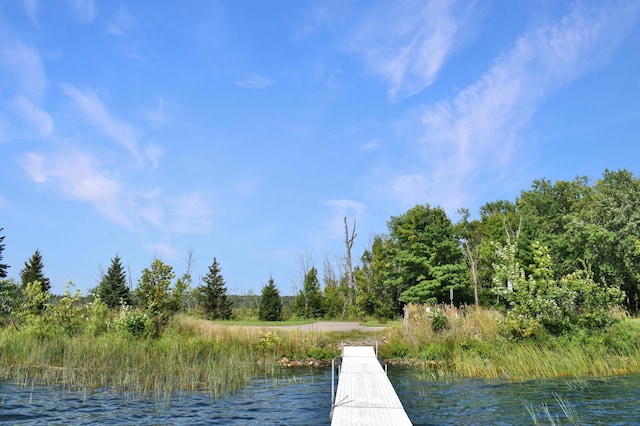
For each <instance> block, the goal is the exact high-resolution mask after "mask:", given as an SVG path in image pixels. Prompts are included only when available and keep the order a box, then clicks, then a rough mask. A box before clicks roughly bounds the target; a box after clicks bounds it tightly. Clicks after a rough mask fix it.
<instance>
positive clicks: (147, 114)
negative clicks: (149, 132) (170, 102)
mask: <svg viewBox="0 0 640 426" xmlns="http://www.w3.org/2000/svg"><path fill="white" fill-rule="evenodd" d="M143 116H144V118H145V119H146V120H147V121H148V122H149V123H151V124H152V125H154V126H157V125H160V124H165V123H169V122H171V121H172V117H171V116H170V115H169V114H167V111H166V102H165V100H164V99H163V98H159V99H157V100H156V101H155V105H154V106H153V107H151V108H148V109H146V110H145V111H144V112H143Z"/></svg>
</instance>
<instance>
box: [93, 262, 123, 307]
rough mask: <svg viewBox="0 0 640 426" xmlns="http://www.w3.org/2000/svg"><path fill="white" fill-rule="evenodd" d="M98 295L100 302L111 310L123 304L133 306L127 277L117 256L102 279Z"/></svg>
mask: <svg viewBox="0 0 640 426" xmlns="http://www.w3.org/2000/svg"><path fill="white" fill-rule="evenodd" d="M96 293H97V295H98V296H99V297H100V300H102V301H103V302H104V303H105V304H106V305H107V306H109V307H110V308H116V307H118V306H120V305H121V304H126V305H131V304H132V300H131V291H130V290H129V287H128V286H127V276H126V273H125V271H124V268H123V267H122V262H121V261H120V257H119V256H118V255H117V254H116V256H115V257H114V258H113V259H111V266H109V269H108V270H107V274H106V275H105V276H104V277H102V281H100V285H99V286H98V291H97V292H96Z"/></svg>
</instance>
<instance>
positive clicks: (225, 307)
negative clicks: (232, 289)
mask: <svg viewBox="0 0 640 426" xmlns="http://www.w3.org/2000/svg"><path fill="white" fill-rule="evenodd" d="M202 281H203V282H204V284H203V285H201V286H199V287H198V288H197V297H198V300H199V302H200V305H201V306H202V309H203V310H204V312H205V314H206V316H207V318H209V319H225V320H226V319H229V318H231V301H230V300H229V299H228V297H227V288H226V285H225V282H224V278H223V277H222V274H221V273H220V265H219V264H218V260H217V259H216V258H215V257H214V258H213V263H212V264H211V266H209V273H207V275H205V276H204V277H203V278H202Z"/></svg>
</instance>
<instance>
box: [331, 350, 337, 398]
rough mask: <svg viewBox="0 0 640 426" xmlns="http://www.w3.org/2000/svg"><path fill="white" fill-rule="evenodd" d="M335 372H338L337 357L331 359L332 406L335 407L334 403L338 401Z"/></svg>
mask: <svg viewBox="0 0 640 426" xmlns="http://www.w3.org/2000/svg"><path fill="white" fill-rule="evenodd" d="M335 374H336V359H335V358H333V359H332V360H331V406H332V407H333V404H335V402H336V392H335V386H336V385H335V384H336V381H335V378H334V376H335Z"/></svg>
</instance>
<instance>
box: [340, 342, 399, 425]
mask: <svg viewBox="0 0 640 426" xmlns="http://www.w3.org/2000/svg"><path fill="white" fill-rule="evenodd" d="M345 425H384V426H403V425H411V420H409V416H407V413H406V412H405V411H404V408H403V407H402V402H400V398H398V395H396V392H395V390H394V389H393V385H392V384H391V382H390V381H389V378H388V377H387V374H386V373H385V371H384V370H383V369H382V366H381V365H380V363H379V362H378V358H377V357H376V354H375V352H374V350H373V347H371V346H345V347H344V348H343V354H342V364H341V367H340V375H339V377H338V389H337V391H336V396H335V401H334V407H333V411H332V419H331V426H345Z"/></svg>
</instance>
